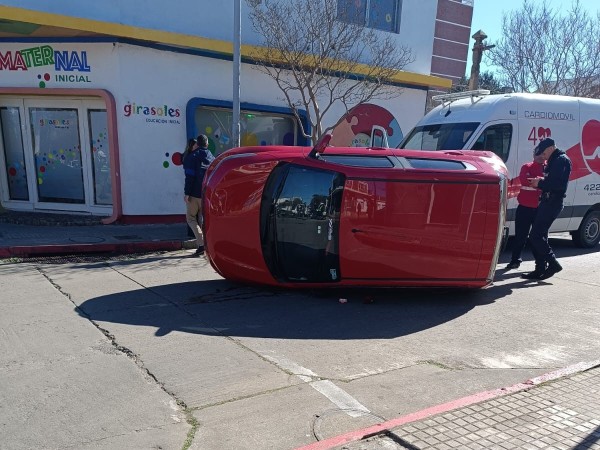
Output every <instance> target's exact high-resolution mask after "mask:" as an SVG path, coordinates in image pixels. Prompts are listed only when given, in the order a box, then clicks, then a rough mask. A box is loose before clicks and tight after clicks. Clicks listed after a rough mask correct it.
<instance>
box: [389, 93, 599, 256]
mask: <svg viewBox="0 0 600 450" xmlns="http://www.w3.org/2000/svg"><path fill="white" fill-rule="evenodd" d="M488 94H489V91H469V92H461V93H453V94H445V95H440V96H437V97H434V99H437V100H439V101H441V102H442V104H441V105H439V106H437V107H436V108H434V109H433V110H431V111H430V112H429V113H428V114H427V115H426V116H425V117H423V119H421V120H420V121H419V123H417V125H416V126H415V128H413V129H412V130H411V131H410V132H409V133H408V134H407V136H406V137H405V138H404V140H403V141H402V142H401V143H400V145H399V147H400V148H408V149H422V150H447V151H452V150H454V151H456V150H459V149H460V150H489V151H492V152H494V153H495V154H497V155H498V156H499V157H500V158H502V160H503V161H504V162H505V164H506V167H507V168H508V171H509V174H510V177H511V179H512V180H511V185H512V187H511V189H510V194H509V195H510V196H511V197H512V198H511V199H510V201H509V204H508V211H507V219H508V225H509V232H510V234H511V235H513V234H514V216H515V211H516V207H517V202H516V198H515V197H516V195H517V194H518V192H519V188H520V183H519V181H518V175H519V171H520V169H521V166H522V165H523V164H525V163H526V162H530V161H531V160H532V159H533V149H534V147H535V146H536V145H537V144H538V143H539V142H540V140H542V139H544V138H547V137H552V139H554V141H555V142H556V146H557V148H559V149H561V150H563V151H565V152H566V153H567V155H568V156H569V158H570V159H571V162H572V163H573V170H572V172H571V177H570V181H569V187H568V189H567V194H566V198H565V200H564V209H563V211H562V212H561V214H560V215H559V217H558V218H557V219H556V220H555V221H554V224H553V225H552V228H551V229H550V231H551V232H564V231H569V232H570V233H571V236H572V237H573V240H574V241H575V243H576V244H578V245H580V246H582V247H588V248H590V247H594V246H595V245H597V244H598V241H599V240H600V100H594V99H587V98H576V97H564V96H558V95H544V94H500V95H488Z"/></svg>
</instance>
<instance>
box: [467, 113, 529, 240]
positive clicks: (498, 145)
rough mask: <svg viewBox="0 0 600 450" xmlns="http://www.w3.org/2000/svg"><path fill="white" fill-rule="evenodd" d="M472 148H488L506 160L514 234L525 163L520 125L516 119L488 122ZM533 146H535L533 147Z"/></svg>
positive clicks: (509, 219)
mask: <svg viewBox="0 0 600 450" xmlns="http://www.w3.org/2000/svg"><path fill="white" fill-rule="evenodd" d="M467 148H470V149H471V150H487V151H490V152H493V153H495V154H496V155H498V156H499V157H500V159H502V161H504V164H505V165H506V168H507V169H508V174H509V177H510V181H509V185H508V192H509V197H510V200H509V203H508V207H507V212H506V214H507V217H506V218H507V221H508V222H509V223H508V225H509V229H510V234H514V220H515V212H516V209H517V201H516V195H517V194H518V192H519V187H520V184H519V183H518V182H517V179H518V176H519V170H520V168H521V165H522V164H523V163H521V162H520V160H521V159H522V156H521V155H519V151H520V150H519V126H518V122H517V121H516V120H496V121H493V122H488V123H486V124H485V125H484V126H483V128H482V130H481V132H479V134H477V135H476V136H475V137H474V140H473V141H472V142H471V143H470V147H467ZM532 148H533V147H532ZM529 161H531V159H529Z"/></svg>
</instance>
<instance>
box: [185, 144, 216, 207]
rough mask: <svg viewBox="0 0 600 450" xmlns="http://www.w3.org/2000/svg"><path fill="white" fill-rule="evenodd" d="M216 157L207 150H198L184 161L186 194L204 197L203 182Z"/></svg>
mask: <svg viewBox="0 0 600 450" xmlns="http://www.w3.org/2000/svg"><path fill="white" fill-rule="evenodd" d="M214 159H215V157H214V156H213V154H212V153H211V152H210V150H208V149H207V148H197V149H196V150H194V151H192V152H190V153H188V154H187V155H186V157H185V158H184V160H183V170H184V171H185V188H184V191H183V192H184V194H185V195H190V196H192V197H196V198H201V197H202V180H203V179H204V174H205V173H206V169H208V166H210V163H211V162H212V161H214Z"/></svg>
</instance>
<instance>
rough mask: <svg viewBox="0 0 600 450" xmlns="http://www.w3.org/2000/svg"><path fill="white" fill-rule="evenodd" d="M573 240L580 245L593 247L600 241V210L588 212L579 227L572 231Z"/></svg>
mask: <svg viewBox="0 0 600 450" xmlns="http://www.w3.org/2000/svg"><path fill="white" fill-rule="evenodd" d="M571 236H572V237H573V241H574V242H575V244H576V245H577V246H578V247H582V248H592V247H595V246H596V245H598V242H599V241H600V211H590V212H588V213H587V214H586V215H585V217H584V218H583V220H582V221H581V225H579V229H578V230H577V231H574V232H572V233H571Z"/></svg>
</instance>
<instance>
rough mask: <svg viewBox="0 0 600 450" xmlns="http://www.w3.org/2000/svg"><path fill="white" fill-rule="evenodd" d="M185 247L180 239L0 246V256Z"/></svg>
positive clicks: (131, 251) (143, 250)
mask: <svg viewBox="0 0 600 450" xmlns="http://www.w3.org/2000/svg"><path fill="white" fill-rule="evenodd" d="M182 248H187V247H186V244H185V243H184V242H182V241H149V242H123V243H115V244H73V245H71V244H64V245H34V246H26V245H19V246H12V247H0V258H14V257H21V258H27V257H31V256H44V255H45V256H49V255H59V254H60V255H65V254H73V253H79V254H82V253H148V252H155V251H161V250H165V251H171V250H181V249H182Z"/></svg>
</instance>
